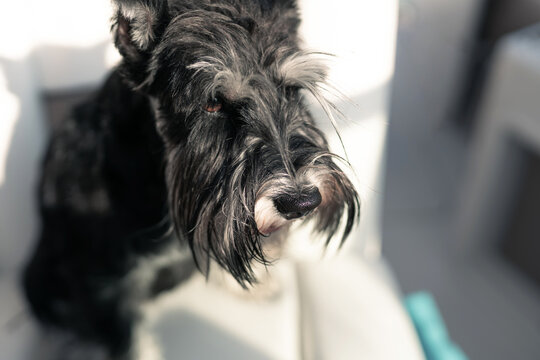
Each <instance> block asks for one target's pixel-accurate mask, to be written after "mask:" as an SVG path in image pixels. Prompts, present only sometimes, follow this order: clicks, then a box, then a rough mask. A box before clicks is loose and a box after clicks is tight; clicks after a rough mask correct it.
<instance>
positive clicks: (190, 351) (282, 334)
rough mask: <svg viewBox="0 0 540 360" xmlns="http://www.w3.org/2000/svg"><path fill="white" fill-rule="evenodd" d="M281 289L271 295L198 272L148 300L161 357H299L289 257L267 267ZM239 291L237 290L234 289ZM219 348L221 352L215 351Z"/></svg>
mask: <svg viewBox="0 0 540 360" xmlns="http://www.w3.org/2000/svg"><path fill="white" fill-rule="evenodd" d="M271 274H272V275H273V276H274V277H275V278H276V279H278V281H279V282H280V284H281V286H282V292H281V293H280V294H279V295H277V296H276V297H273V298H270V299H255V300H254V299H252V298H249V297H247V295H245V294H240V293H238V292H236V293H233V292H231V291H230V290H228V289H226V288H224V287H222V285H216V284H213V283H206V281H205V279H204V278H203V277H202V276H201V275H199V274H197V275H196V276H194V277H193V278H192V279H191V280H190V281H189V282H188V283H186V284H185V285H183V286H182V287H180V288H179V289H178V290H176V291H175V292H174V293H171V294H167V295H165V296H163V298H161V299H159V300H158V301H157V302H156V303H155V304H151V305H150V307H149V308H150V314H152V313H154V315H153V316H152V317H153V320H152V321H151V323H152V324H153V325H152V328H153V330H154V331H155V333H156V337H157V339H158V342H159V343H161V344H162V346H163V355H164V358H165V359H175V358H178V357H179V356H180V355H179V354H182V357H183V358H185V359H198V360H205V359H208V360H212V359H215V358H216V356H219V359H224V360H225V359H231V360H232V359H239V358H240V359H250V360H262V359H283V360H294V359H299V358H300V339H299V334H300V328H299V322H298V318H299V311H298V306H299V304H298V302H297V301H298V291H297V288H298V284H297V281H296V275H295V269H294V266H293V265H292V263H291V262H287V261H282V262H280V263H279V264H278V265H277V266H275V267H274V268H273V269H272V270H271ZM236 291H238V290H236ZM218 354H219V355H218Z"/></svg>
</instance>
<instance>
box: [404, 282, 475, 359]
mask: <svg viewBox="0 0 540 360" xmlns="http://www.w3.org/2000/svg"><path fill="white" fill-rule="evenodd" d="M405 308H406V309H407V311H408V312H409V315H410V317H411V319H412V321H413V324H414V327H415V328H416V332H417V333H418V337H419V338H420V342H421V344H422V347H423V349H424V353H425V355H426V360H468V357H467V356H466V355H465V353H464V352H463V351H462V350H461V348H460V347H459V346H457V345H456V344H454V343H453V342H452V340H451V339H450V337H449V335H448V331H447V329H446V325H445V324H444V320H443V318H442V316H441V314H440V312H439V309H438V307H437V304H436V302H435V299H434V298H433V296H432V295H431V294H430V293H428V292H425V291H422V292H417V293H413V294H410V295H408V296H406V297H405Z"/></svg>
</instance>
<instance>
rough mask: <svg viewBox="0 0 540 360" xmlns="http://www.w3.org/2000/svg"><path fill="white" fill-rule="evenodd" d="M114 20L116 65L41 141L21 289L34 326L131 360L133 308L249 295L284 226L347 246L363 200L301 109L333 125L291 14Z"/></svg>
mask: <svg viewBox="0 0 540 360" xmlns="http://www.w3.org/2000/svg"><path fill="white" fill-rule="evenodd" d="M113 6H114V7H115V12H114V16H113V19H112V27H111V32H112V34H113V37H114V42H115V45H116V47H117V49H118V50H119V52H120V54H121V56H122V60H121V62H120V64H119V65H118V66H117V67H116V68H115V69H114V70H113V71H112V73H111V74H110V76H109V77H108V79H107V80H106V82H105V84H104V85H103V87H102V88H101V89H100V90H99V91H98V92H97V93H96V94H95V96H93V97H92V98H91V99H90V100H89V101H87V102H86V103H83V104H81V105H79V106H77V107H76V108H74V110H73V114H72V116H71V117H70V118H68V119H66V120H65V121H64V122H62V123H61V124H60V126H58V128H56V129H54V131H53V133H52V136H51V140H50V144H49V147H48V150H47V153H46V156H45V160H44V163H43V169H42V177H41V182H40V185H39V205H40V215H41V220H42V227H41V233H40V237H39V241H38V243H37V246H36V249H35V251H34V252H33V255H32V256H31V258H30V261H29V263H28V265H27V266H26V268H25V271H24V274H23V286H24V291H25V294H26V297H27V299H28V302H29V304H30V308H31V310H32V312H33V314H34V315H35V317H36V318H37V319H38V320H39V321H40V322H41V323H42V324H44V325H45V326H48V327H51V328H53V329H59V330H61V331H64V332H66V333H69V334H72V335H73V336H74V337H75V338H76V339H79V340H80V341H81V342H84V343H88V344H96V345H99V347H101V348H103V349H104V352H105V354H106V358H109V359H134V358H135V357H136V356H137V352H136V350H134V349H135V346H134V343H135V342H136V341H137V340H136V336H135V333H136V329H137V324H138V323H139V321H140V317H141V315H140V311H139V308H140V305H141V304H142V303H143V302H145V301H147V300H149V299H152V298H153V297H155V296H157V294H159V293H161V292H163V291H165V290H168V289H171V288H173V287H175V286H176V285H178V284H180V283H181V282H182V281H184V280H185V279H187V278H188V277H189V276H190V275H191V273H192V272H193V271H194V270H198V271H201V272H202V273H203V274H205V275H208V273H209V272H210V268H220V269H223V270H224V271H225V272H226V273H228V274H230V276H232V278H234V279H235V280H236V282H237V283H238V284H240V285H241V286H242V287H243V288H245V289H247V290H249V289H250V288H251V287H252V286H253V285H254V284H256V283H257V282H258V281H260V278H259V276H258V272H257V270H256V269H257V266H260V265H262V266H263V267H264V266H267V265H270V264H271V263H272V262H273V260H274V258H270V256H269V253H270V250H268V249H270V248H272V249H274V250H275V249H278V251H277V253H278V255H279V249H280V248H282V247H283V242H284V239H285V238H286V234H287V229H288V228H289V226H290V224H291V223H293V222H294V221H300V222H308V221H311V222H312V223H313V224H314V231H315V232H317V233H320V234H322V235H323V236H324V238H325V239H326V243H328V242H329V241H330V240H331V239H332V238H333V237H334V236H337V237H338V238H339V239H338V241H341V242H343V241H344V240H345V239H346V238H347V236H348V235H349V233H350V232H351V229H352V228H353V227H354V225H355V224H356V223H357V221H358V217H359V199H358V194H357V192H356V190H355V188H354V186H353V184H352V183H351V181H350V179H349V178H348V177H347V176H346V175H345V173H344V172H343V170H342V169H341V168H340V166H338V165H337V164H338V163H339V161H338V160H339V158H338V157H337V156H336V155H335V154H333V153H331V152H330V150H329V147H328V144H327V140H326V139H325V135H324V134H323V133H322V132H321V131H320V130H319V129H318V128H317V126H316V125H315V121H314V119H313V118H312V115H311V114H310V112H309V110H308V108H307V105H306V99H305V96H306V94H311V95H312V96H314V98H315V99H317V100H318V101H319V102H320V103H321V105H322V107H323V109H325V110H326V111H327V113H328V114H329V116H332V115H331V113H332V111H333V109H332V107H333V105H332V104H331V103H330V102H328V101H327V100H325V98H324V97H323V93H322V90H321V86H322V85H323V84H324V83H325V80H326V73H327V69H326V66H325V65H324V62H323V61H322V60H321V59H320V54H318V53H314V52H309V51H306V50H303V49H302V48H301V45H300V40H299V38H298V34H297V29H298V26H299V16H298V10H297V7H296V4H295V2H294V1H293V0H169V1H164V0H163V1H162V0H116V1H113ZM81 71H84V69H81ZM274 250H272V251H274ZM66 357H67V356H66ZM82 358H85V357H84V355H82Z"/></svg>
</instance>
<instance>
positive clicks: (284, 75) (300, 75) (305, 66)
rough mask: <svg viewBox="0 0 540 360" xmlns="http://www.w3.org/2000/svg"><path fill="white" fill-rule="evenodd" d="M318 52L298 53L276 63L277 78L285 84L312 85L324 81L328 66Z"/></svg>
mask: <svg viewBox="0 0 540 360" xmlns="http://www.w3.org/2000/svg"><path fill="white" fill-rule="evenodd" d="M317 55H324V54H319V53H299V54H294V55H291V56H288V57H286V58H284V59H282V60H280V61H278V63H277V78H278V80H279V81H281V83H282V84H283V85H285V86H299V87H307V88H309V87H313V86H315V85H317V84H321V83H324V82H325V80H326V76H327V73H328V67H327V66H326V65H325V64H324V63H323V62H322V61H321V59H320V56H317Z"/></svg>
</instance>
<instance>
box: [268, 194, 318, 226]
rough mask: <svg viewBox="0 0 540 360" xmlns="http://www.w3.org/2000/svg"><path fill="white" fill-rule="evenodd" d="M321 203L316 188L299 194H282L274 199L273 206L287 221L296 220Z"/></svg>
mask: <svg viewBox="0 0 540 360" xmlns="http://www.w3.org/2000/svg"><path fill="white" fill-rule="evenodd" d="M321 201H322V197H321V193H320V192H319V189H317V188H311V189H309V190H306V191H303V192H302V193H300V194H295V195H290V194H282V195H278V196H277V197H276V198H274V206H275V207H276V209H277V210H278V211H279V212H280V213H281V215H282V216H283V217H284V218H285V219H287V220H291V219H297V218H299V217H302V216H305V215H307V214H308V213H309V212H311V211H312V210H314V209H315V208H316V207H317V206H319V204H320V203H321Z"/></svg>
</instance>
